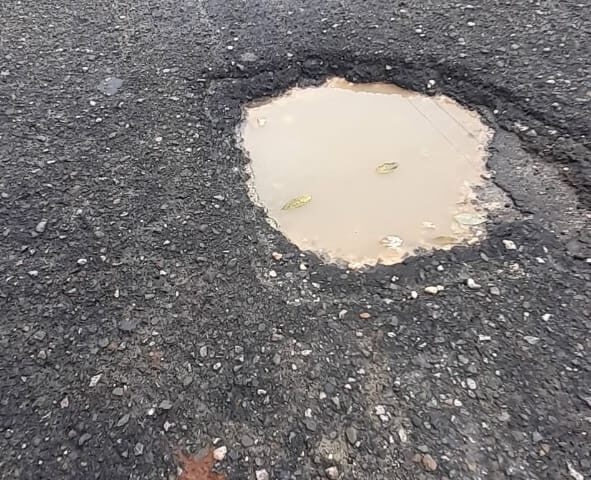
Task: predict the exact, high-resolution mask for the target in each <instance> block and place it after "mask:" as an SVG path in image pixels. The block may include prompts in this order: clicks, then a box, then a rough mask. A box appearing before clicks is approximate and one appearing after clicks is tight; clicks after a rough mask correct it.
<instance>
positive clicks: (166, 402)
mask: <svg viewBox="0 0 591 480" xmlns="http://www.w3.org/2000/svg"><path fill="white" fill-rule="evenodd" d="M158 408H160V409H161V410H170V409H171V408H172V402H171V401H170V400H162V401H161V402H160V405H158Z"/></svg>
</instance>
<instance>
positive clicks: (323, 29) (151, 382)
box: [0, 0, 591, 480]
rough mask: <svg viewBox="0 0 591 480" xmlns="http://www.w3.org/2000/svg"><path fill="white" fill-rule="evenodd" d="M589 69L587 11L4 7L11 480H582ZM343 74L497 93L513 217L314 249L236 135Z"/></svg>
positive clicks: (91, 2) (274, 2) (4, 414)
mask: <svg viewBox="0 0 591 480" xmlns="http://www.w3.org/2000/svg"><path fill="white" fill-rule="evenodd" d="M590 59H591V8H590V7H589V3H588V0H578V1H571V0H562V1H560V2H557V1H549V0H548V1H542V0H539V1H526V0H516V1H498V0H488V1H480V0H475V1H473V2H472V3H471V4H468V3H465V2H463V1H454V2H452V1H435V0H434V1H418V0H408V1H405V2H399V1H385V0H381V1H378V0H366V1H362V0H351V1H345V0H340V1H336V0H335V1H331V0H326V1H319V0H318V1H303V0H300V1H295V0H294V1H288V0H250V1H245V0H242V1H239V0H226V1H221V0H209V1H207V0H193V1H191V0H108V1H107V0H60V1H55V0H36V1H34V2H33V1H21V2H17V1H16V0H4V1H3V2H1V3H0V452H1V454H0V477H1V478H3V479H35V480H39V479H62V478H63V479H109V480H113V479H160V478H164V479H170V480H172V479H175V478H177V464H176V461H175V455H174V454H175V452H178V451H181V450H182V451H185V452H188V453H189V454H198V453H199V452H204V451H207V449H210V448H220V447H226V450H227V453H226V454H225V456H224V455H223V448H222V449H221V450H218V451H217V453H216V455H217V456H218V458H221V457H222V456H224V458H223V460H222V461H221V462H219V463H218V465H217V466H216V468H217V469H218V471H219V472H221V473H223V475H225V476H226V478H228V479H254V478H256V479H257V480H265V479H266V478H269V479H278V480H289V479H302V480H304V479H319V478H320V479H322V478H327V477H328V478H342V479H364V480H365V479H371V480H374V479H375V480H379V479H384V480H385V479H388V480H402V479H413V480H414V479H430V478H437V479H442V480H443V479H494V480H501V479H523V480H525V479H552V480H558V479H560V480H563V479H564V480H567V479H571V480H584V479H589V478H591V448H590V445H591V442H590V439H589V432H590V431H591V373H590V368H591V363H590V360H591V356H590V354H589V352H590V349H591V337H590V336H589V331H590V328H591V319H590V316H591V298H590V291H591V275H590V273H591V265H590V261H589V258H590V257H591V252H590V249H591V243H590V242H591V238H590V231H591V228H590V216H589V208H590V207H591V159H590V158H591V156H590V155H591V154H590V150H591V144H590V142H589V131H590V120H589V119H590V118H591V82H590V78H591V71H590V69H591V67H590ZM331 75H340V76H344V77H346V78H347V79H349V80H351V81H357V82H361V81H378V80H379V81H391V82H394V83H397V84H399V85H402V86H405V87H410V88H414V89H416V90H419V91H422V92H431V93H445V94H447V95H450V96H452V97H453V98H456V99H457V100H458V101H460V102H461V103H464V104H466V105H469V106H471V107H473V108H477V109H479V110H480V111H481V112H482V114H483V115H484V116H485V117H486V118H487V119H488V122H489V123H490V125H491V126H492V127H493V128H495V129H496V132H497V135H496V137H495V140H494V143H493V146H492V148H491V159H490V162H489V165H490V166H491V168H493V169H494V170H495V172H496V176H495V181H496V182H497V184H498V185H499V186H501V187H502V188H503V189H504V190H505V192H506V193H507V195H508V197H509V198H510V199H511V200H510V201H508V203H507V209H508V211H509V210H510V211H511V212H513V213H512V214H511V215H507V216H505V217H502V216H501V217H499V218H496V219H493V221H491V223H490V225H489V236H488V239H487V240H486V241H484V242H483V243H481V244H480V245H477V246H473V247H458V248H455V249H454V250H452V251H451V252H442V251H441V252H437V253H433V254H425V255H420V256H415V257H412V258H410V259H408V260H407V261H405V262H404V263H403V264H399V265H396V266H391V267H379V268H372V269H369V270H367V271H362V272H358V271H357V272H356V271H347V270H344V269H341V268H339V267H337V266H334V265H329V264H325V263H323V262H321V261H320V260H319V259H318V258H317V257H315V256H314V255H312V254H309V253H305V252H300V251H298V250H297V248H296V247H295V246H293V245H292V244H290V243H289V242H287V240H286V239H285V238H284V237H283V236H282V235H281V234H279V233H278V232H276V231H275V230H273V229H272V228H271V227H270V226H269V225H268V224H267V222H266V221H265V218H264V212H263V211H262V210H261V209H260V208H258V207H256V206H254V205H253V204H252V203H251V202H250V200H249V199H248V196H247V189H246V187H245V180H246V178H247V174H246V171H245V168H244V166H245V164H246V162H247V159H246V158H245V156H244V154H243V153H242V151H241V150H240V148H239V146H238V145H237V143H236V137H235V131H236V127H237V125H238V124H239V122H240V118H241V107H242V106H243V105H244V104H245V103H247V102H249V101H251V100H253V99H256V98H259V97H265V96H269V95H273V94H278V93H280V92H282V91H284V90H286V89H287V88H289V87H290V86H293V85H296V84H300V85H306V84H317V83H319V82H320V81H322V79H324V78H326V77H327V76H331ZM113 77H115V78H117V79H120V80H121V81H122V82H121V84H120V85H119V84H118V82H117V81H113V80H111V81H107V82H105V79H107V78H113ZM430 81H431V82H430ZM428 85H429V87H428ZM513 247H515V248H513ZM273 252H280V253H282V254H283V258H282V259H281V260H279V261H277V260H275V259H274V258H273V256H272V253H273ZM271 270H274V271H275V272H276V273H277V276H276V277H273V276H270V275H269V272H270V271H271ZM393 277H394V278H393ZM469 278H470V279H472V280H473V281H474V282H473V283H472V282H468V281H467V280H468V279H469ZM468 283H470V286H469V285H468ZM474 283H476V284H478V285H479V286H480V288H476V287H477V285H474ZM432 285H443V286H444V287H445V290H444V291H442V292H440V293H439V294H437V295H434V296H431V295H428V294H426V293H424V289H425V287H427V286H432ZM470 287H472V288H470ZM413 291H414V292H417V295H413V294H412V292H413ZM414 297H416V298H414ZM345 311H346V312H345ZM361 313H367V314H369V318H361V317H368V315H361V316H360V314H361ZM191 480H194V479H193V478H192V479H191ZM198 480H200V479H198Z"/></svg>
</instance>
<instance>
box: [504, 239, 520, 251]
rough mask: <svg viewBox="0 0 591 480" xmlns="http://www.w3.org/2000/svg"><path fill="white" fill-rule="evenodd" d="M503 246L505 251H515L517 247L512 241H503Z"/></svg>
mask: <svg viewBox="0 0 591 480" xmlns="http://www.w3.org/2000/svg"><path fill="white" fill-rule="evenodd" d="M503 245H505V249H506V250H517V245H515V242H514V241H513V240H503Z"/></svg>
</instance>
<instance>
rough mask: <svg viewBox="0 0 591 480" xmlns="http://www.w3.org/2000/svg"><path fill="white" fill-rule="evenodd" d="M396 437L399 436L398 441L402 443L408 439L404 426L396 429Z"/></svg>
mask: <svg viewBox="0 0 591 480" xmlns="http://www.w3.org/2000/svg"><path fill="white" fill-rule="evenodd" d="M398 438H400V441H401V442H402V443H406V442H407V441H408V435H407V434H406V430H404V428H402V427H400V428H399V429H398Z"/></svg>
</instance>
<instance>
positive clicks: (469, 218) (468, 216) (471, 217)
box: [454, 213, 486, 227]
mask: <svg viewBox="0 0 591 480" xmlns="http://www.w3.org/2000/svg"><path fill="white" fill-rule="evenodd" d="M454 220H455V221H456V222H458V223H459V224H460V225H465V226H468V227H473V226H475V225H480V224H482V223H485V222H486V217H483V216H482V215H478V214H477V213H458V214H457V215H454Z"/></svg>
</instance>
